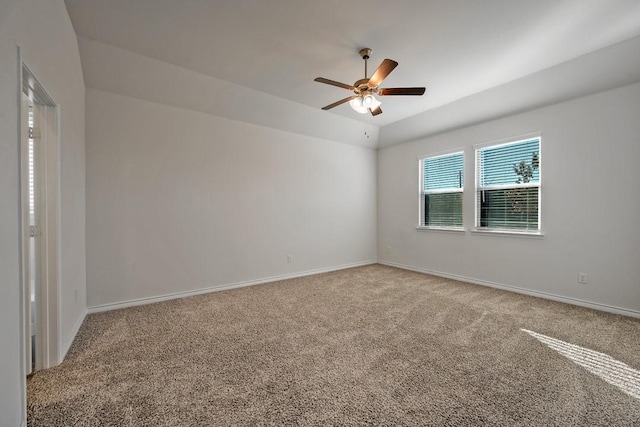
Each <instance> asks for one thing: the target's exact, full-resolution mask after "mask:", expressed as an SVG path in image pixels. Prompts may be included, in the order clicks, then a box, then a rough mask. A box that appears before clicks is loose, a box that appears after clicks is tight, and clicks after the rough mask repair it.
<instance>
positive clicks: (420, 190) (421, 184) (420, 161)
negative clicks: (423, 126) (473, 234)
mask: <svg viewBox="0 0 640 427" xmlns="http://www.w3.org/2000/svg"><path fill="white" fill-rule="evenodd" d="M452 154H461V155H462V187H461V188H460V189H456V191H439V190H436V191H432V192H427V191H426V190H425V188H424V187H425V186H424V183H425V181H424V180H425V177H424V161H425V160H426V159H432V158H436V157H444V156H449V155H452ZM417 159H418V225H417V226H416V229H417V230H433V231H448V232H463V233H464V232H465V227H464V223H465V221H464V216H465V209H464V180H465V175H466V174H465V150H464V148H454V149H451V150H446V151H439V152H436V153H429V154H423V155H420V156H418V157H417ZM445 193H446V194H450V193H461V194H462V196H461V206H460V211H461V213H462V225H460V226H454V225H445V226H440V225H424V224H423V223H424V209H425V203H424V198H425V196H426V195H427V194H445Z"/></svg>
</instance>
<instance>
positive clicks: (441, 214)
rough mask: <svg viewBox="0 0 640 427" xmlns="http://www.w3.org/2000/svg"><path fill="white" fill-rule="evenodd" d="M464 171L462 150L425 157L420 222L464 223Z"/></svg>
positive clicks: (456, 225)
mask: <svg viewBox="0 0 640 427" xmlns="http://www.w3.org/2000/svg"><path fill="white" fill-rule="evenodd" d="M463 171H464V154H463V153H462V152H456V153H450V154H444V155H439V156H433V157H426V158H424V159H422V161H421V176H422V181H421V185H420V189H421V191H420V226H423V227H453V228H459V227H462V194H463V190H464V188H463V186H464V176H463Z"/></svg>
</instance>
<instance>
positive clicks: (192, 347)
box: [28, 265, 640, 427]
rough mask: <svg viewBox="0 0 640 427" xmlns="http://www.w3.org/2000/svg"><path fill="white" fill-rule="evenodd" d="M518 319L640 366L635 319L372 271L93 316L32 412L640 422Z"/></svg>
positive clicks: (101, 416) (263, 419)
mask: <svg viewBox="0 0 640 427" xmlns="http://www.w3.org/2000/svg"><path fill="white" fill-rule="evenodd" d="M522 329H526V330H529V331H533V332H535V333H537V334H542V335H544V336H546V337H551V338H552V339H557V340H562V341H564V342H567V343H571V344H575V345H578V346H581V347H584V348H586V349H591V350H595V351H597V352H601V353H606V354H607V355H608V356H610V357H611V358H614V359H616V360H617V361H619V362H620V363H623V364H626V366H628V367H629V369H631V371H633V370H638V369H640V321H639V320H637V319H632V318H628V317H622V316H616V315H612V314H607V313H602V312H597V311H593V310H589V309H584V308H579V307H574V306H569V305H565V304H560V303H555V302H550V301H546V300H541V299H536V298H532V297H528V296H523V295H518V294H513V293H509V292H504V291H499V290H495V289H490V288H485V287H481V286H477V285H471V284H465V283H460V282H455V281H452V280H447V279H442V278H438V277H432V276H428V275H423V274H419V273H414V272H409V271H404V270H399V269H395V268H391V267H385V266H381V265H373V266H366V267H361V268H354V269H349V270H343V271H338V272H333V273H326V274H321V275H317V276H310V277H304V278H299V279H293V280H287V281H281V282H275V283H271V284H266V285H259V286H253V287H249V288H243V289H237V290H231V291H225V292H215V293H211V294H207V295H202V296H196V297H191V298H185V299H180V300H174V301H168V302H163V303H158V304H152V305H147V306H141V307H134V308H129V309H124V310H118V311H112V312H107V313H100V314H93V315H90V316H88V317H87V319H86V321H85V322H84V324H83V325H82V328H81V329H80V332H79V334H78V337H77V338H76V340H75V342H74V343H73V346H72V348H71V350H70V352H69V354H68V356H67V358H66V360H65V361H64V363H63V364H62V365H60V366H58V367H56V368H52V369H49V370H45V371H40V372H37V373H36V374H35V375H34V376H33V377H32V378H31V379H30V380H29V382H28V422H29V425H30V426H34V427H35V426H47V427H52V426H181V427H182V426H227V425H229V426H231V425H388V426H391V425H393V426H397V425H400V426H413V425H435V426H448V425H450V426H457V425H462V426H477V425H504V426H518V425H520V426H532V425H585V426H587V425H588V426H614V425H615V426H626V425H640V399H638V398H636V397H633V395H630V394H629V393H627V392H623V391H622V390H621V389H620V388H619V387H617V386H615V385H612V384H610V383H608V382H606V381H605V380H603V379H601V378H600V377H599V376H598V375H595V374H594V373H592V372H590V371H589V370H587V369H585V367H584V366H581V365H579V364H578V363H575V362H573V361H571V360H569V359H568V358H567V357H565V356H564V355H562V354H561V353H559V352H558V351H557V350H555V349H553V348H551V347H549V346H548V345H547V344H545V343H543V342H541V341H540V340H539V339H537V338H536V337H535V336H532V335H531V334H529V333H527V332H524V331H522ZM574 350H575V348H574ZM603 369H604V370H605V371H606V370H607V369H608V368H603ZM605 373H606V372H605ZM623 380H625V379H624V378H623ZM625 381H626V380H625ZM631 386H632V387H633V386H634V385H633V384H631Z"/></svg>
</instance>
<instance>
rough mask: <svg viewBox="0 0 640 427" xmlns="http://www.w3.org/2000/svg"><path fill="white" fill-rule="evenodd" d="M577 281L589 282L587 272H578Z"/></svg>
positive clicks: (584, 283)
mask: <svg viewBox="0 0 640 427" xmlns="http://www.w3.org/2000/svg"><path fill="white" fill-rule="evenodd" d="M578 283H582V284H583V285H586V284H587V283H589V277H588V276H587V273H578Z"/></svg>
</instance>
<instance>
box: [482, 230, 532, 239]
mask: <svg viewBox="0 0 640 427" xmlns="http://www.w3.org/2000/svg"><path fill="white" fill-rule="evenodd" d="M470 231H471V233H473V234H483V235H486V236H505V237H524V238H530V239H542V238H544V233H542V231H515V230H500V229H489V230H482V229H478V228H474V229H472V230H470Z"/></svg>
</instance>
